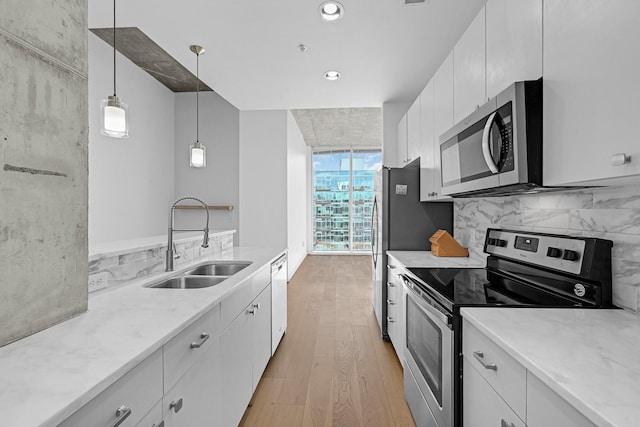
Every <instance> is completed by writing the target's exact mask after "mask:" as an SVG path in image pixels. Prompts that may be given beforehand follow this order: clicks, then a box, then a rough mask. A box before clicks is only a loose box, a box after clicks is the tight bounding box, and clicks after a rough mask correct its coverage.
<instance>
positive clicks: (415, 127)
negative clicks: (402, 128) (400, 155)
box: [407, 96, 421, 163]
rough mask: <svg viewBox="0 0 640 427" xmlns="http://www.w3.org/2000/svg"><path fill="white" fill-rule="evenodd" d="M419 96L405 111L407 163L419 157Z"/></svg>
mask: <svg viewBox="0 0 640 427" xmlns="http://www.w3.org/2000/svg"><path fill="white" fill-rule="evenodd" d="M420 121H421V119H420V96H418V97H417V98H416V100H415V101H414V102H413V104H412V105H411V108H409V111H407V163H410V162H412V161H414V160H415V159H417V158H418V157H420V126H421V124H420Z"/></svg>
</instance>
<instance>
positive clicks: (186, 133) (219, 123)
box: [162, 92, 240, 245]
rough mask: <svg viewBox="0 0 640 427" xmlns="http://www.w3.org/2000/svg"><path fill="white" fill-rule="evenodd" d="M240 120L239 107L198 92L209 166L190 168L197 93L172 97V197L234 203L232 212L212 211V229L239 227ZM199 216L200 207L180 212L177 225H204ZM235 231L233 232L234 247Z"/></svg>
mask: <svg viewBox="0 0 640 427" xmlns="http://www.w3.org/2000/svg"><path fill="white" fill-rule="evenodd" d="M239 121H240V111H238V109H237V108H236V107H234V106H233V105H231V104H230V103H229V102H227V101H226V100H225V99H224V98H222V97H221V96H220V95H218V94H216V93H214V92H201V93H200V142H201V143H202V144H203V145H204V146H205V148H206V150H207V166H206V167H204V168H192V167H189V145H191V144H193V143H194V142H195V141H196V94H195V93H179V94H176V95H175V147H174V153H173V155H174V162H175V166H174V167H175V194H174V199H177V198H178V197H183V196H187V195H189V196H194V197H198V198H200V199H202V200H203V201H204V202H205V203H207V204H210V205H233V206H234V209H233V210H232V211H213V210H212V211H210V217H211V218H210V220H211V224H210V228H211V229H217V230H220V229H236V230H237V229H238V228H239V209H238V204H239V202H240V197H239V185H240V184H239V172H238V162H239V157H238V156H239V126H240V124H239ZM166 209H168V206H166V207H165V210H166ZM164 212H165V211H164V210H163V211H162V213H163V215H162V219H163V223H164V227H165V228H166V226H167V223H166V221H167V219H166V215H164ZM167 213H168V211H167ZM203 218H204V214H203V212H201V211H178V213H177V214H176V219H175V224H176V226H177V227H184V228H202V227H203V224H204V219H203ZM238 234H239V233H236V235H235V236H234V242H235V244H236V245H238V243H239V240H238Z"/></svg>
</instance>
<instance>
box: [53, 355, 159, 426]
mask: <svg viewBox="0 0 640 427" xmlns="http://www.w3.org/2000/svg"><path fill="white" fill-rule="evenodd" d="M160 399H162V350H158V351H156V352H155V353H153V354H152V355H151V356H149V357H148V358H147V359H146V360H144V361H143V362H141V363H140V364H139V365H137V366H136V367H135V368H133V369H132V370H131V371H130V372H128V373H127V374H125V375H124V376H123V377H122V378H120V379H119V380H118V381H116V382H115V383H114V384H112V385H111V386H109V388H107V389H106V390H105V391H103V392H102V393H100V394H99V395H98V396H96V397H95V398H93V399H92V400H91V401H90V402H89V403H87V404H86V405H84V406H83V407H82V408H80V409H79V410H78V411H77V412H76V413H74V414H73V415H71V416H70V417H69V418H67V419H66V420H65V421H63V422H62V423H61V424H60V426H59V427H76V426H77V427H86V426H98V427H101V426H109V425H112V424H113V423H114V422H115V421H116V420H117V419H118V415H117V414H116V411H118V409H119V408H120V407H122V406H124V407H125V408H126V410H125V411H123V412H122V413H123V415H122V416H121V417H122V418H124V417H125V416H126V413H127V412H128V410H130V411H131V412H130V414H129V415H128V416H126V418H125V419H124V422H122V424H120V427H132V426H135V425H137V424H138V423H139V422H140V421H141V420H142V419H143V418H144V417H145V415H147V414H148V413H149V411H150V410H151V409H152V408H153V406H154V405H155V404H156V403H157V402H158V401H159V400H160Z"/></svg>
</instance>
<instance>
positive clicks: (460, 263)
mask: <svg viewBox="0 0 640 427" xmlns="http://www.w3.org/2000/svg"><path fill="white" fill-rule="evenodd" d="M387 254H388V255H391V256H392V257H394V258H395V259H397V260H398V261H400V262H401V263H402V264H403V265H404V266H405V267H409V268H412V267H415V268H420V267H422V268H483V267H485V266H486V265H487V262H486V260H485V259H484V258H478V257H439V256H435V255H433V254H432V253H431V252H430V251H387Z"/></svg>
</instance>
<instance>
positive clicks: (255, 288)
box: [249, 265, 271, 301]
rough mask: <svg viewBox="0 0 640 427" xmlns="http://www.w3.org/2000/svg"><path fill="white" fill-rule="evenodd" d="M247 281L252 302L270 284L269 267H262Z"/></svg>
mask: <svg viewBox="0 0 640 427" xmlns="http://www.w3.org/2000/svg"><path fill="white" fill-rule="evenodd" d="M249 281H250V282H251V292H252V294H251V300H252V301H253V300H254V299H255V298H256V297H257V296H258V295H260V292H262V291H263V290H264V288H266V287H267V285H268V284H269V283H271V266H270V265H265V266H264V267H262V268H261V269H260V270H258V272H257V273H256V274H255V275H254V276H253V277H252V278H250V279H249Z"/></svg>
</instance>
